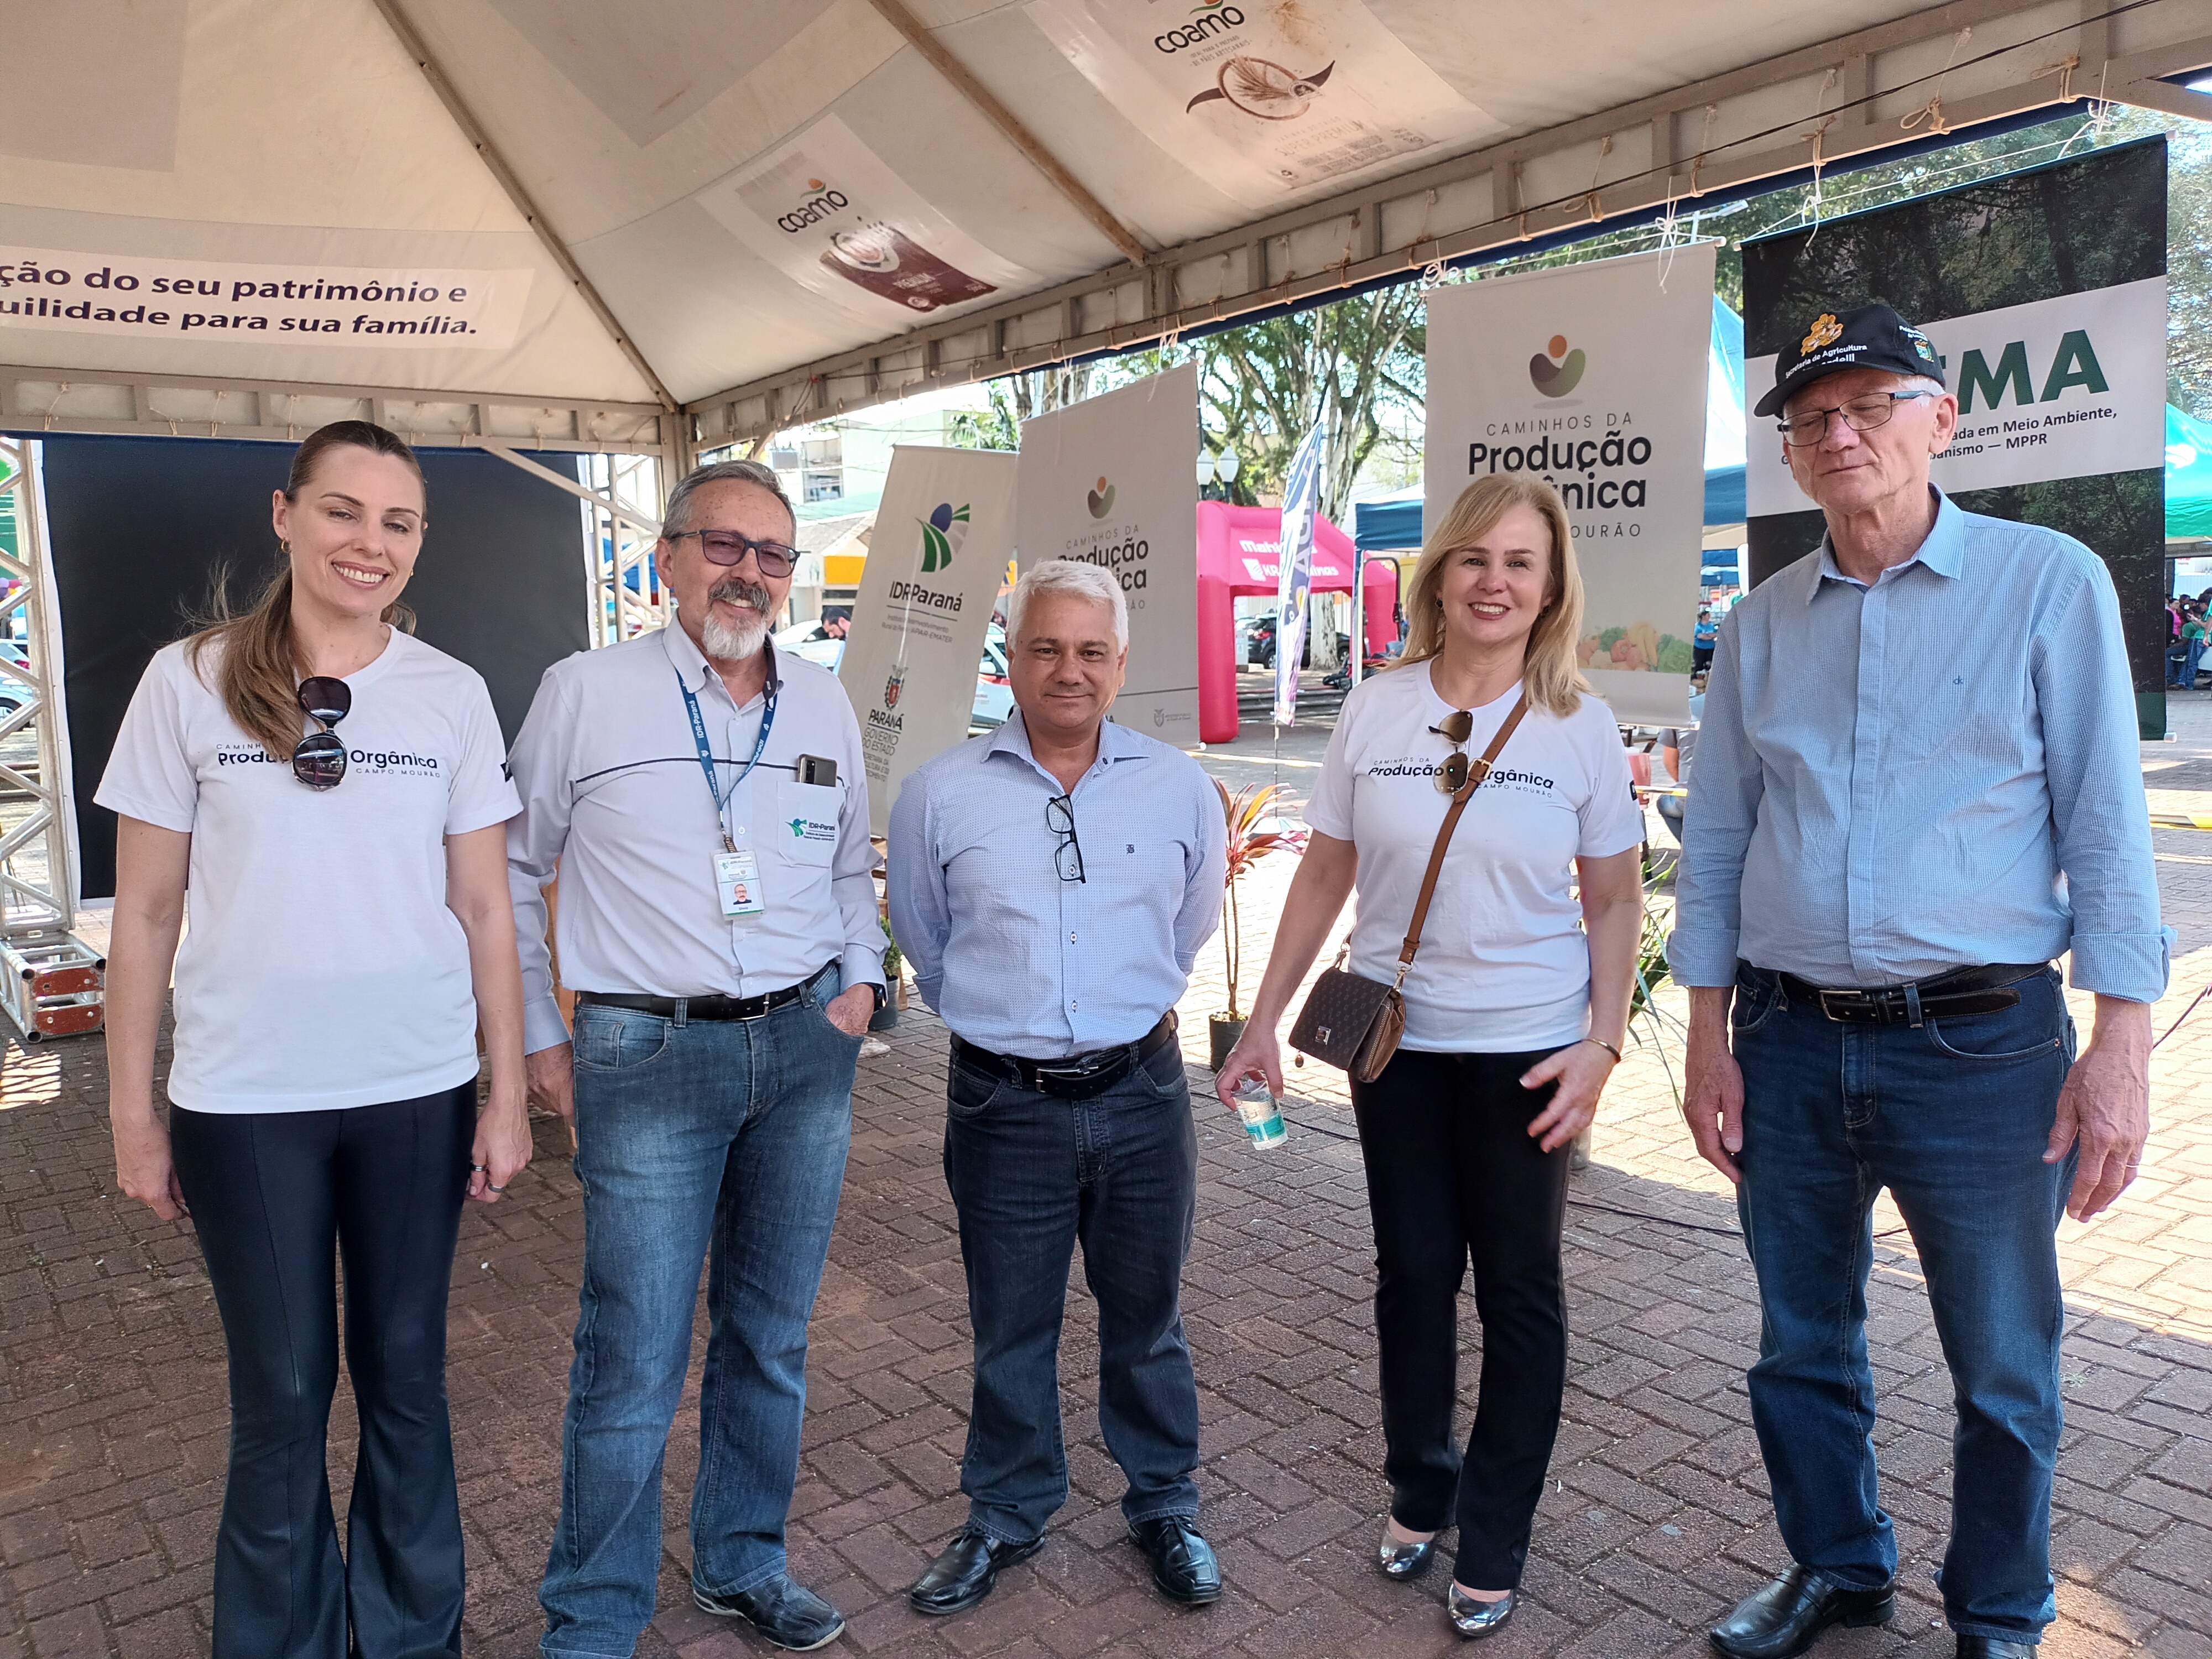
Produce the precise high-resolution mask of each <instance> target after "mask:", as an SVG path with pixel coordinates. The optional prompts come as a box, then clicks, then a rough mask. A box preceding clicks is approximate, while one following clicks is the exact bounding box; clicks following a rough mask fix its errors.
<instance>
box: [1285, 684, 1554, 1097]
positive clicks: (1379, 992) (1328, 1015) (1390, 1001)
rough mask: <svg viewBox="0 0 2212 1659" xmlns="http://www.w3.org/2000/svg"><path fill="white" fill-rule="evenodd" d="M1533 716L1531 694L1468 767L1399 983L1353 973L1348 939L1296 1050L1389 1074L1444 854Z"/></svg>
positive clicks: (1424, 886)
mask: <svg viewBox="0 0 2212 1659" xmlns="http://www.w3.org/2000/svg"><path fill="white" fill-rule="evenodd" d="M1527 713H1528V694H1527V693H1526V692H1523V693H1522V696H1521V699H1520V701H1519V702H1516V703H1515V704H1514V705H1513V712H1512V713H1511V714H1508V715H1507V716H1506V717H1505V723H1504V725H1503V726H1499V727H1498V735H1497V736H1496V737H1494V738H1492V739H1491V740H1490V747H1489V748H1487V749H1486V750H1483V752H1482V758H1481V759H1480V760H1479V761H1477V762H1476V763H1474V765H1473V766H1472V767H1470V768H1468V775H1467V781H1466V782H1465V783H1463V784H1462V785H1461V786H1460V787H1459V789H1458V791H1457V792H1456V793H1455V794H1454V795H1453V796H1452V803H1451V810H1450V811H1448V812H1446V813H1445V814H1444V821H1443V828H1441V829H1438V830H1437V844H1436V846H1435V847H1434V848H1432V849H1431V851H1430V854H1429V868H1428V873H1427V874H1426V875H1425V876H1423V877H1422V878H1421V896H1420V897H1419V898H1418V899H1416V900H1414V901H1413V922H1412V925H1411V926H1409V927H1407V929H1406V942H1405V944H1404V945H1403V946H1401V948H1400V950H1399V951H1398V976H1397V978H1395V979H1394V980H1392V981H1390V982H1389V984H1388V985H1385V984H1383V982H1382V981H1379V980H1372V979H1368V978H1365V977H1364V976H1363V975H1358V974H1355V973H1353V972H1352V971H1351V970H1350V969H1347V968H1346V966H1345V965H1344V964H1345V963H1346V960H1347V959H1348V958H1349V957H1350V956H1351V954H1352V941H1351V940H1350V939H1346V941H1345V942H1344V944H1343V945H1342V946H1340V948H1339V949H1338V951H1337V953H1336V961H1335V962H1334V963H1332V964H1331V965H1330V966H1329V967H1328V968H1326V969H1323V970H1322V975H1321V977H1320V978H1319V979H1317V980H1316V981H1314V987H1313V989H1312V991H1311V992H1310V993H1309V994H1307V997H1306V1006H1304V1008H1303V1009H1301V1010H1300V1011H1299V1012H1298V1023H1297V1024H1296V1025H1294V1026H1292V1027H1291V1047H1292V1048H1296V1049H1297V1050H1298V1051H1299V1052H1300V1053H1301V1054H1311V1055H1312V1056H1313V1057H1314V1058H1315V1059H1316V1060H1325V1061H1327V1062H1328V1064H1329V1065H1331V1066H1341V1067H1342V1068H1343V1069H1344V1070H1345V1071H1347V1072H1349V1073H1352V1076H1353V1077H1354V1078H1356V1079H1358V1081H1360V1082H1362V1083H1372V1082H1374V1081H1375V1079H1376V1078H1378V1077H1380V1076H1382V1075H1383V1067H1384V1066H1388V1065H1389V1063H1390V1056H1391V1055H1393V1054H1396V1053H1397V1052H1398V1039H1399V1038H1401V1037H1402V1036H1405V1034H1406V999H1405V998H1404V996H1402V995H1401V994H1400V992H1399V989H1398V987H1400V986H1401V985H1403V984H1404V983H1405V982H1406V975H1407V973H1409V972H1411V971H1412V969H1413V953H1414V952H1415V951H1419V949H1420V948H1421V927H1422V924H1423V923H1425V922H1426V921H1428V919H1429V901H1430V900H1431V899H1432V898H1434V897H1435V896H1436V892H1437V876H1439V875H1440V874H1442V873H1443V867H1444V849H1445V848H1448V847H1449V846H1450V845H1451V838H1452V831H1453V830H1455V829H1458V828H1459V817H1460V814H1461V813H1462V812H1464V811H1467V804H1468V801H1470V800H1472V799H1474V792H1475V791H1476V790H1478V789H1480V788H1481V787H1482V781H1483V780H1484V779H1485V778H1487V777H1488V776H1489V775H1490V769H1491V767H1492V765H1494V764H1495V763H1497V760H1498V753H1499V751H1500V750H1503V749H1504V747H1505V740H1506V739H1507V738H1510V737H1511V736H1512V735H1513V728H1514V727H1516V726H1518V725H1520V724H1521V717H1522V715H1523V714H1527Z"/></svg>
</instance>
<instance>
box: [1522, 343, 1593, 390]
mask: <svg viewBox="0 0 2212 1659" xmlns="http://www.w3.org/2000/svg"><path fill="white" fill-rule="evenodd" d="M1588 367H1589V360H1588V359H1587V358H1585V357H1584V356H1583V349H1582V348H1581V347H1580V346H1577V347H1576V348H1575V349H1573V350H1572V351H1570V350H1568V349H1567V337H1566V336H1565V335H1564V334H1554V335H1553V337H1551V339H1550V340H1548V341H1547V342H1546V343H1545V346H1544V349H1543V350H1541V351H1540V352H1538V353H1537V354H1536V355H1535V356H1533V357H1531V358H1530V359H1529V360H1528V380H1529V383H1530V384H1531V385H1533V386H1534V387H1535V388H1536V390H1537V391H1539V392H1542V393H1543V394H1544V395H1545V396H1546V397H1547V398H1564V397H1565V396H1566V395H1567V393H1569V392H1572V391H1573V390H1574V389H1575V388H1576V387H1577V386H1580V385H1581V384H1582V380H1583V369H1584V368H1588Z"/></svg>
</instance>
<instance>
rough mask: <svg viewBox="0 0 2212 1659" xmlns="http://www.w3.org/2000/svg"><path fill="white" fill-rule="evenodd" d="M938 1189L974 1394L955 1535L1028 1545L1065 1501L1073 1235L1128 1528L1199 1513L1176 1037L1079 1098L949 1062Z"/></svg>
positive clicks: (1186, 1103)
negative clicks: (1094, 1329)
mask: <svg viewBox="0 0 2212 1659" xmlns="http://www.w3.org/2000/svg"><path fill="white" fill-rule="evenodd" d="M945 1092H946V1096H947V1106H946V1112H945V1185H946V1186H947V1187H948V1188H951V1193H952V1202H953V1206H954V1207H955V1208H957V1210H958V1211H959V1212H960V1255H961V1259H962V1261H964V1262H965V1263H966V1265H967V1268H968V1311H969V1318H970V1320H971V1321H972V1322H973V1323H974V1326H975V1395H974V1398H973V1403H972V1405H971V1406H970V1407H969V1417H968V1449H967V1455H965V1456H964V1457H963V1459H962V1460H961V1465H960V1490H961V1491H962V1492H965V1493H967V1494H968V1498H969V1521H970V1523H971V1524H972V1525H974V1526H975V1527H977V1528H980V1529H981V1531H983V1532H985V1533H987V1534H989V1535H990V1536H991V1537H994V1538H998V1539H1002V1540H1005V1541H1007V1542H1009V1543H1026V1542H1027V1541H1029V1540H1030V1539H1032V1538H1035V1537H1037V1536H1038V1535H1039V1534H1042V1532H1043V1531H1044V1527H1045V1522H1047V1521H1048V1520H1049V1519H1051V1517H1052V1515H1053V1512H1054V1510H1057V1509H1059V1508H1060V1505H1061V1504H1064V1503H1066V1501H1067V1455H1066V1449H1065V1447H1064V1445H1063V1444H1062V1442H1061V1438H1060V1320H1061V1318H1062V1316H1063V1315H1064V1314H1065V1312H1066V1305H1067V1269H1068V1263H1069V1262H1070V1261H1071V1260H1072V1259H1073V1255H1074V1250H1075V1245H1076V1243H1077V1242H1078V1241H1079V1240H1080V1241H1081V1243H1082V1245H1083V1276H1084V1279H1085V1282H1086V1283H1088V1284H1089V1285H1090V1286H1091V1295H1092V1296H1093V1297H1096V1298H1097V1303H1098V1427H1099V1431H1100V1432H1101V1433H1102V1434H1103V1435H1104V1436H1105V1439H1106V1449H1107V1450H1109V1452H1111V1453H1113V1455H1114V1461H1115V1462H1117V1463H1119V1464H1120V1465H1121V1472H1122V1474H1125V1475H1127V1477H1128V1481H1129V1489H1128V1492H1127V1495H1126V1496H1125V1497H1123V1498H1122V1499H1121V1513H1122V1514H1123V1515H1124V1516H1127V1518H1128V1519H1129V1520H1130V1521H1133V1522H1135V1521H1147V1520H1151V1519H1153V1518H1154V1517H1156V1516H1163V1515H1190V1516H1194V1515H1196V1514H1197V1513H1198V1486H1197V1483H1196V1482H1195V1481H1194V1480H1192V1479H1191V1471H1192V1470H1193V1469H1194V1468H1197V1467H1198V1385H1197V1383H1196V1382H1195V1380H1194V1378H1193V1377H1192V1376H1191V1369H1190V1349H1189V1347H1188V1346H1187V1345H1186V1344H1185V1342H1184V1340H1183V1333H1182V1267H1183V1261H1184V1260H1185V1259H1186V1258H1187V1257H1188V1255H1189V1254H1190V1238H1191V1220H1192V1217H1193V1215H1194V1213H1195V1212H1196V1207H1197V1197H1198V1132H1197V1130H1196V1128H1195V1127H1194V1125H1193V1123H1192V1121H1191V1111H1190V1085H1188V1082H1187V1081H1186V1080H1185V1079H1184V1077H1183V1070H1182V1051H1181V1050H1180V1049H1179V1048H1177V1047H1176V1044H1175V1043H1173V1042H1170V1043H1169V1044H1168V1045H1167V1046H1166V1047H1165V1048H1162V1049H1161V1050H1160V1051H1159V1053H1158V1054H1154V1055H1153V1056H1152V1059H1150V1060H1147V1061H1146V1063H1145V1064H1144V1065H1142V1066H1139V1067H1138V1068H1137V1069H1136V1070H1135V1071H1134V1072H1133V1073H1130V1074H1129V1075H1128V1076H1127V1077H1126V1078H1124V1079H1121V1081H1120V1082H1119V1083H1117V1084H1115V1085H1113V1086H1112V1087H1111V1088H1109V1089H1107V1090H1105V1091H1103V1092H1102V1093H1100V1094H1097V1095H1094V1096H1093V1097H1091V1098H1090V1099H1089V1100H1060V1099H1055V1098H1054V1097H1050V1096H1047V1095H1041V1094H1036V1093H1034V1092H1032V1091H1030V1090H1028V1089H1025V1088H1024V1087H1023V1086H1022V1085H1020V1084H1018V1083H1014V1082H1009V1081H1005V1080H1002V1079H999V1078H995V1077H993V1076H991V1075H990V1074H989V1073H985V1072H980V1071H976V1070H975V1069H973V1068H971V1067H969V1066H963V1065H962V1064H961V1063H960V1062H959V1061H958V1060H957V1059H956V1060H953V1061H952V1062H951V1068H950V1075H949V1077H948V1079H947V1081H946V1089H945Z"/></svg>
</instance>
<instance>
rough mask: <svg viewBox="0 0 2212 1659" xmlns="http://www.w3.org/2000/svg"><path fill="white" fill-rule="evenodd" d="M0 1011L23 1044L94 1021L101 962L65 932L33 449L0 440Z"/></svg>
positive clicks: (52, 691) (57, 716)
mask: <svg viewBox="0 0 2212 1659" xmlns="http://www.w3.org/2000/svg"><path fill="white" fill-rule="evenodd" d="M0 471H5V473H6V475H7V476H6V478H5V480H4V481H0V513H6V514H9V515H11V516H12V517H13V520H14V524H15V552H14V553H13V555H12V556H11V555H9V553H8V552H7V551H5V550H0V573H4V574H5V575H6V577H7V580H8V582H9V589H8V592H7V595H6V597H5V598H4V599H0V624H4V626H0V635H6V642H5V646H4V648H0V709H4V712H0V1007H4V1008H5V1009H6V1011H7V1013H8V1015H9V1018H11V1019H13V1020H14V1021H15V1028H16V1030H18V1031H20V1032H21V1034H22V1036H23V1038H24V1040H25V1041H26V1042H38V1041H39V1040H40V1039H41V1038H43V1037H50V1036H69V1035H71V1034H73V1033H76V1032H80V1031H91V1030H98V1029H99V1026H100V1018H101V1014H102V1011H103V997H104V988H103V981H102V978H101V975H102V974H103V972H104V971H105V970H106V966H107V963H106V959H105V958H104V957H101V956H100V953H99V952H98V951H94V949H93V948H92V947H91V946H90V945H87V944H86V943H85V942H84V941H83V940H82V939H79V938H78V937H77V936H76V933H74V932H72V931H71V930H72V928H73V927H74V926H75V923H76V819H75V817H74V816H73V815H72V812H71V808H70V750H69V731H68V728H67V726H66V724H65V723H64V720H63V719H62V714H61V698H60V696H59V690H60V685H61V618H60V617H59V615H58V613H57V610H56V606H55V603H54V588H53V570H52V561H51V560H50V559H49V557H48V556H47V542H46V513H45V507H44V501H43V497H42V494H41V489H40V476H39V455H38V447H37V446H36V445H35V444H33V443H29V442H27V441H23V440H21V439H20V438H7V437H0Z"/></svg>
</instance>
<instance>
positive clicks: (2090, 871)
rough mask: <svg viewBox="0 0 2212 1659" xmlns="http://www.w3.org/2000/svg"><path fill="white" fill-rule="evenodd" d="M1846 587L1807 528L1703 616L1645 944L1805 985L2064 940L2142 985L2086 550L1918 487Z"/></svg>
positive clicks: (1843, 982) (2112, 661) (2111, 721)
mask: <svg viewBox="0 0 2212 1659" xmlns="http://www.w3.org/2000/svg"><path fill="white" fill-rule="evenodd" d="M1935 493H1936V499H1937V506H1938V511H1937V513H1936V523H1935V526H1934V528H1933V529H1931V530H1930V531H1929V535H1928V539H1927V540H1926V541H1925V542H1924V543H1923V544H1922V545H1921V548H1920V550H1919V553H1918V554H1917V556H1916V557H1914V558H1913V559H1911V561H1909V562H1906V563H1904V564H1901V565H1898V566H1895V567H1893V568H1891V569H1888V570H1886V571H1884V572H1883V573H1882V574H1881V577H1880V579H1879V580H1876V581H1875V582H1874V583H1873V584H1871V585H1870V586H1863V585H1862V584H1860V583H1858V582H1856V581H1853V580H1850V579H1849V578H1848V577H1846V576H1844V574H1842V572H1841V571H1840V570H1839V569H1838V568H1837V565H1836V562H1835V553H1834V550H1833V549H1832V546H1831V545H1830V544H1829V543H1828V542H1827V540H1826V538H1823V539H1822V541H1821V544H1820V550H1819V552H1817V553H1814V554H1808V556H1805V557H1804V558H1802V559H1800V560H1798V561H1797V562H1796V563H1795V564H1793V565H1791V566H1790V567H1789V568H1787V569H1785V570H1783V571H1781V572H1780V573H1778V574H1776V575H1774V576H1772V577H1771V578H1770V579H1769V580H1766V581H1765V582H1764V583H1762V584H1761V585H1760V586H1759V587H1757V588H1755V589H1753V592H1751V593H1750V594H1748V595H1747V597H1746V598H1745V599H1743V600H1742V602H1741V604H1739V605H1737V606H1736V607H1735V610H1734V611H1731V612H1730V613H1729V617H1728V618H1727V620H1726V621H1725V622H1724V623H1723V624H1722V626H1721V634H1720V643H1719V646H1718V647H1717V650H1716V651H1715V653H1714V656H1713V665H1712V678H1711V682H1710V683H1709V684H1708V685H1707V687H1706V691H1705V719H1704V721H1703V722H1702V724H1701V726H1699V733H1698V751H1697V758H1696V760H1695V762H1694V763H1693V764H1692V767H1691V775H1690V779H1689V791H1690V793H1689V803H1688V817H1687V821H1686V826H1685V829H1684V833H1683V845H1682V861H1681V865H1680V872H1679V873H1678V876H1677V879H1676V900H1677V908H1676V919H1675V927H1674V936H1673V938H1672V939H1670V940H1669V941H1668V951H1667V959H1668V965H1669V968H1670V970H1671V971H1672V973H1673V974H1674V977H1675V978H1676V979H1677V980H1678V981H1680V982H1681V983H1683V984H1685V985H1729V984H1731V983H1733V982H1734V981H1735V964H1736V961H1737V958H1738V957H1741V958H1742V959H1743V960H1744V961H1747V962H1749V963H1753V965H1755V966H1757V967H1760V968H1765V969H1774V970H1778V971H1780V972H1784V973H1790V974H1796V975H1799V976H1800V977H1801V978H1803V979H1808V980H1810V981H1813V982H1814V983H1815V984H1820V985H1832V986H1852V985H1857V986H1871V985H1887V984H1898V983H1900V982H1903V981H1909V980H1918V979H1924V978H1927V977H1929V976H1930V975H1936V974H1940V973H1942V972H1945V971H1947V970H1948V969H1955V968H1960V967H1966V966H1972V965H1978V964H1981V963H2030V962H2042V961H2047V960H2049V959H2051V958H2053V957H2057V956H2060V955H2062V954H2063V953H2064V952H2065V951H2067V950H2069V948H2070V949H2071V950H2072V951H2073V953H2074V983H2075V986H2076V987H2080V988H2082V989H2085V990H2090V991H2097V992H2101V993H2104V994H2106V995H2110V996H2118V997H2125V998H2127V999H2129V1000H2133V1001H2137V1002H2150V1001H2154V1000H2157V998H2158V997H2159V995H2160V993H2162V992H2163V991H2164V990H2165V988H2166V971H2167V945H2168V939H2169V935H2168V934H2167V933H2166V931H2165V930H2164V929H2163V928H2161V927H2160V923H2159V916H2158V883H2157V878H2156V873H2155V871H2154V866H2153V864H2152V859H2151V845H2150V817H2149V812H2148V807H2147V805H2146V803H2145V800H2144V797H2143V781H2142V763H2141V758H2140V751H2139V750H2138V748H2137V742H2138V739H2137V735H2136V708H2135V696H2134V693H2133V691H2132V690H2131V689H2130V678H2129V673H2128V658H2127V649H2126V647H2125V645H2124V643H2123V641H2122V639H2121V635H2120V614H2119V604H2118V598H2117V596H2116V595H2115V593H2114V592H2113V588H2112V577H2111V575H2110V574H2108V573H2107V572H2106V568H2105V564H2104V561H2102V560H2101V559H2100V558H2098V557H2097V556H2096V555H2095V554H2093V553H2092V552H2091V551H2090V550H2088V549H2087V548H2086V547H2084V546H2082V545H2081V543H2079V542H2077V541H2075V540H2073V539H2072V538H2069V537H2066V536H2062V535H2060V534H2058V533H2057V532H2055V531H2051V530H2046V529H2044V528H2042V527H2041V526H2036V525H2028V524H2015V523H2013V522H2010V521H2008V520H2002V519H1990V518H1984V517H1983V516H1982V515H1981V514H1979V513H1963V512H1961V511H1960V509H1959V508H1958V507H1956V506H1955V505H1954V504H1953V503H1952V502H1951V501H1949V500H1948V498H1946V497H1944V496H1943V495H1942V492H1940V491H1937V492H1935Z"/></svg>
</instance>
